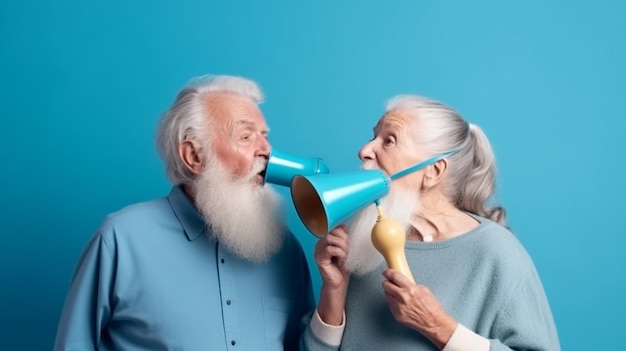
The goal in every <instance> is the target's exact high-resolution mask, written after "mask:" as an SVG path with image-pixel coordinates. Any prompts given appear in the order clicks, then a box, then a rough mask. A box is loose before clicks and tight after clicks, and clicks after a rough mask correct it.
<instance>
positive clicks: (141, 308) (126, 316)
mask: <svg viewBox="0 0 626 351" xmlns="http://www.w3.org/2000/svg"><path fill="white" fill-rule="evenodd" d="M205 228H206V226H205V224H204V221H203V220H202V218H201V217H200V215H199V214H198V212H197V210H196V208H195V207H194V206H193V204H192V203H191V202H190V201H189V200H188V198H187V197H186V196H185V194H184V192H183V191H182V189H180V188H179V187H174V188H172V190H171V192H170V194H169V196H168V197H167V198H162V199H158V200H154V201H150V202H144V203H139V204H135V205H131V206H128V207H126V208H124V209H122V210H120V211H118V212H116V213H113V214H111V215H109V216H107V218H106V219H105V221H104V223H103V224H102V225H101V227H100V228H99V229H98V231H97V232H96V233H95V235H94V236H93V237H92V238H91V240H90V242H89V244H88V245H87V247H86V249H85V250H84V252H83V253H82V255H81V257H80V260H79V262H78V264H77V267H76V270H75V272H74V276H73V278H72V283H71V286H70V289H69V293H68V296H67V301H66V304H65V307H64V310H63V314H62V316H61V320H60V324H59V329H58V333H57V339H56V343H55V350H81V351H84V350H128V351H133V350H151V351H155V350H185V351H193V350H262V349H265V350H282V349H287V350H291V349H296V348H297V346H296V345H297V341H298V338H299V336H300V332H301V327H300V325H301V324H300V323H299V321H300V319H301V318H302V316H303V315H304V314H306V312H307V311H309V310H310V309H312V308H314V300H313V291H312V287H311V279H310V275H309V270H308V265H307V262H306V258H305V256H304V253H303V251H302V247H301V245H300V243H299V242H298V241H297V239H296V238H295V237H294V236H293V235H292V234H290V233H289V234H288V235H287V238H286V239H285V243H284V246H283V248H282V249H281V251H280V252H279V253H277V254H276V255H275V256H274V257H272V258H271V259H270V261H269V262H267V263H263V264H254V263H250V262H246V261H243V260H241V259H239V258H237V257H235V256H233V255H231V254H230V253H229V252H228V251H226V250H225V249H223V248H222V247H221V246H220V245H219V243H216V242H214V241H212V240H210V239H209V238H208V236H207V235H206V233H205Z"/></svg>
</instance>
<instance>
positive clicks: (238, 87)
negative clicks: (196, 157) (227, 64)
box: [156, 75, 264, 185]
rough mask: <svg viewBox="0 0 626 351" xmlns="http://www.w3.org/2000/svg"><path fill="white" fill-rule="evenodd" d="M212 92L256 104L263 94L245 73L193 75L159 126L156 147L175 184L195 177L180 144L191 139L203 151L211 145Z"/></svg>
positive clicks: (189, 180)
mask: <svg viewBox="0 0 626 351" xmlns="http://www.w3.org/2000/svg"><path fill="white" fill-rule="evenodd" d="M212 93H231V94H237V95H241V96H244V97H247V98H249V99H250V100H252V101H253V102H254V103H256V104H260V103H261V102H262V101H263V98H264V97H263V92H262V91H261V88H260V87H259V85H258V84H257V83H255V82H253V81H251V80H249V79H246V78H243V77H237V76H228V75H204V76H199V77H195V78H193V79H191V80H190V81H189V82H188V83H187V85H185V86H184V87H183V88H182V89H181V90H180V92H179V93H178V95H177V96H176V99H175V100H174V102H173V103H172V106H170V108H169V109H168V110H167V111H165V113H163V115H162V116H161V121H160V122H159V126H158V130H157V137H156V143H157V151H158V152H159V155H160V156H161V158H162V159H163V161H164V162H165V167H166V172H167V178H168V179H169V180H170V181H171V182H172V183H173V184H175V185H178V184H191V183H192V182H193V180H194V178H195V176H194V174H193V173H191V172H190V171H189V169H187V167H185V165H184V164H183V162H182V160H181V159H180V157H179V154H178V148H179V145H180V144H181V143H182V142H183V141H191V142H193V143H194V145H195V146H196V147H197V148H198V152H201V153H202V152H204V150H205V148H206V147H208V146H209V145H210V140H211V136H212V135H211V134H212V133H211V131H210V123H209V118H208V114H209V113H210V111H208V110H207V109H206V108H205V103H206V102H205V100H206V99H205V98H206V96H207V95H209V94H212Z"/></svg>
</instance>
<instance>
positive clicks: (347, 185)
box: [291, 170, 391, 237]
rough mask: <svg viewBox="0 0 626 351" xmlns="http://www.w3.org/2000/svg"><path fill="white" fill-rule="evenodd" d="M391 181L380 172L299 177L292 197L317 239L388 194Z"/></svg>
mask: <svg viewBox="0 0 626 351" xmlns="http://www.w3.org/2000/svg"><path fill="white" fill-rule="evenodd" d="M390 182H391V181H390V179H389V177H387V175H385V174H384V173H383V172H382V171H380V170H364V171H359V172H351V173H343V174H318V175H312V176H302V175H296V176H295V177H293V180H292V183H291V197H292V199H293V203H294V206H295V209H296V212H297V213H298V216H299V217H300V220H301V221H302V223H303V224H304V225H305V226H306V228H307V229H308V230H309V231H310V232H311V233H313V234H314V235H315V236H317V237H322V236H324V235H326V234H327V233H328V232H329V231H330V230H331V229H332V228H334V227H335V226H337V225H338V224H340V223H341V222H342V221H344V220H346V219H347V218H349V217H350V216H352V215H354V214H356V213H357V212H358V211H360V210H362V209H363V208H365V207H366V206H368V205H370V204H372V203H373V202H374V201H376V200H378V199H380V198H381V197H383V196H385V195H387V194H388V193H389V189H390V186H391V184H390Z"/></svg>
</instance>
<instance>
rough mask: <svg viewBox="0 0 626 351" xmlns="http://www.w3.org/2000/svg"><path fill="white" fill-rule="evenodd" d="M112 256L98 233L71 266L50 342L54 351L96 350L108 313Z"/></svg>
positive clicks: (112, 264) (109, 312)
mask: <svg viewBox="0 0 626 351" xmlns="http://www.w3.org/2000/svg"><path fill="white" fill-rule="evenodd" d="M113 267H114V260H113V256H112V254H111V251H110V249H109V247H107V244H106V242H105V241H104V238H103V236H102V235H101V234H100V233H97V234H96V235H94V236H93V237H92V238H91V240H90V242H89V243H88V245H87V247H86V248H85V249H84V251H83V252H82V254H81V257H80V259H79V260H78V263H77V265H76V268H75V270H74V275H73V277H72V281H71V283H70V288H69V292H68V294H67V297H66V301H65V305H64V307H63V312H62V314H61V319H60V321H59V326H58V330H57V335H56V341H55V345H54V350H55V351H71V350H96V349H97V347H98V344H99V343H100V335H101V330H102V329H103V328H104V327H105V326H106V324H107V322H108V320H109V318H110V315H111V305H110V291H111V286H112V281H113V278H112V277H113Z"/></svg>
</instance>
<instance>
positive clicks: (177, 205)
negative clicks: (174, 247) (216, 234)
mask: <svg viewBox="0 0 626 351" xmlns="http://www.w3.org/2000/svg"><path fill="white" fill-rule="evenodd" d="M167 200H168V201H169V203H170V206H172V210H173V211H174V214H175V215H176V218H178V221H179V222H180V224H181V225H182V226H183V229H184V231H185V235H187V239H188V240H190V241H191V240H194V239H195V238H197V237H198V236H199V235H200V234H202V233H204V231H205V230H206V224H205V223H204V220H203V219H202V217H201V216H200V213H198V209H197V208H196V207H195V205H194V204H193V203H192V202H191V200H189V198H188V197H187V195H186V194H185V192H184V191H183V188H182V186H181V185H178V186H174V187H172V190H170V193H169V195H168V196H167Z"/></svg>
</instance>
